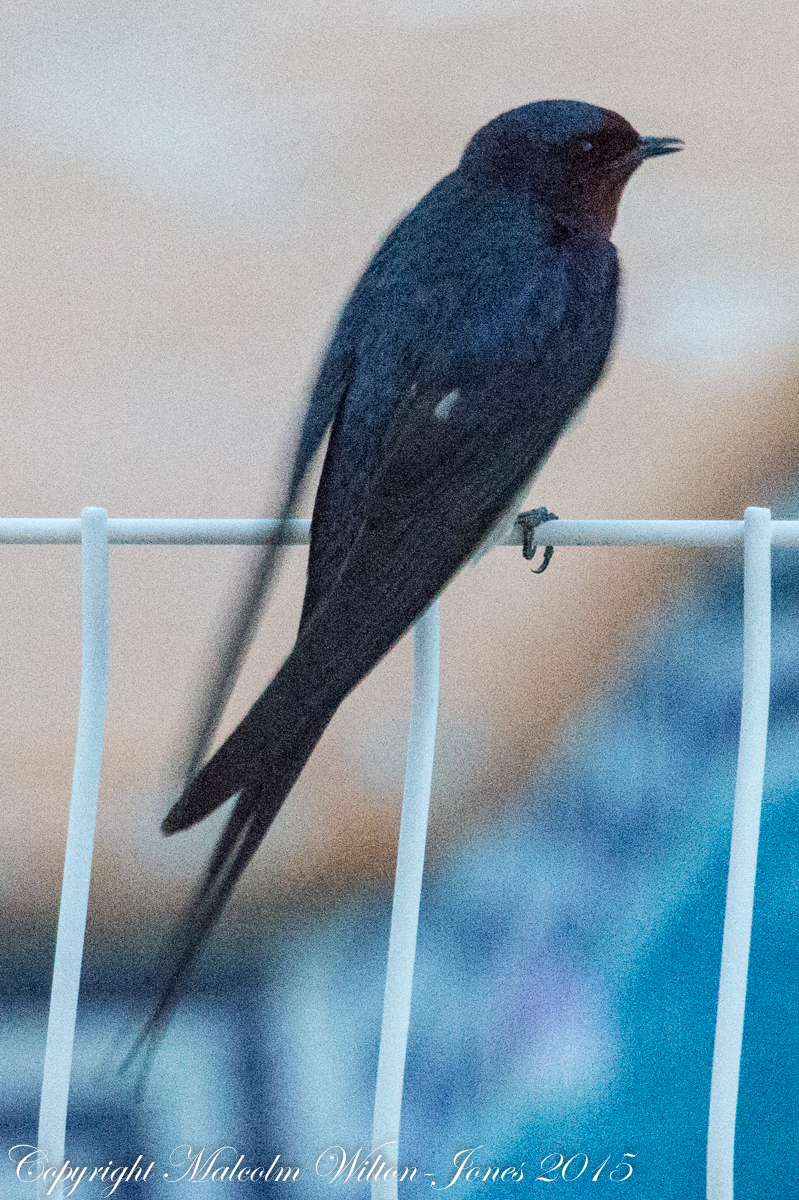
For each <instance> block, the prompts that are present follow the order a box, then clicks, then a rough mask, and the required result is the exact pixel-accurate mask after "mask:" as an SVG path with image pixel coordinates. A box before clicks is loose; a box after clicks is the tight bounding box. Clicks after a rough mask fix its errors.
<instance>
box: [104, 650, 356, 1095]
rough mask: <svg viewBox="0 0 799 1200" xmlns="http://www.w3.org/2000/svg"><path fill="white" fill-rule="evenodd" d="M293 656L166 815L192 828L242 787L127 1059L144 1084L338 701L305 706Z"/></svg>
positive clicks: (169, 825) (177, 826)
mask: <svg viewBox="0 0 799 1200" xmlns="http://www.w3.org/2000/svg"><path fill="white" fill-rule="evenodd" d="M291 668H292V660H291V657H289V659H288V660H287V662H286V663H285V664H284V666H283V668H282V669H281V671H279V672H278V674H277V676H276V677H275V679H274V680H273V681H272V683H271V684H270V685H269V687H268V688H267V689H266V691H265V692H264V693H263V695H262V696H261V698H260V699H259V700H258V701H257V702H256V704H255V705H254V706H253V708H252V709H251V710H250V712H249V713H248V715H247V716H246V717H245V719H244V721H242V723H241V724H240V725H239V726H238V728H237V729H236V730H234V732H233V733H232V734H231V736H230V737H229V738H228V740H227V741H226V742H225V743H224V744H223V745H222V746H221V747H220V748H219V750H218V751H217V752H216V754H215V755H214V756H213V758H211V760H210V761H209V762H208V763H207V764H206V765H205V767H204V768H203V769H202V771H201V772H200V773H199V775H198V776H197V778H196V779H195V780H194V781H193V782H192V783H191V784H190V785H189V787H188V788H187V789H186V791H185V792H184V794H183V796H181V798H180V800H178V802H177V803H176V804H175V805H174V806H173V808H172V809H171V810H170V812H169V813H168V814H167V817H166V819H165V820H164V823H163V826H162V828H163V830H164V832H165V833H168V834H171V833H175V832H177V831H178V830H181V829H186V828H188V827H189V826H190V825H193V824H194V823H195V822H196V821H199V820H201V819H202V818H203V817H204V816H207V815H208V814H209V813H210V812H212V811H213V810H214V809H216V808H217V807H219V805H221V804H223V803H224V802H225V800H227V799H229V797H230V796H232V795H235V794H236V793H238V798H237V800H236V802H235V805H234V807H233V811H232V812H231V814H230V816H229V818H228V821H227V824H226V825H225V827H224V829H223V831H222V833H221V835H220V837H219V840H218V842H217V844H216V846H215V848H214V850H213V853H212V855H211V860H210V862H209V864H208V867H207V870H206V872H205V875H204V877H203V879H202V881H201V883H200V885H199V887H198V888H197V891H196V893H195V895H194V897H193V899H192V900H191V902H190V903H189V905H188V907H187V909H186V911H185V912H184V914H183V916H182V917H181V918H180V920H179V921H178V924H177V927H176V929H175V931H174V933H173V935H172V938H171V942H170V943H169V952H168V956H167V957H166V960H165V971H164V975H165V982H164V984H163V987H162V990H161V994H160V997H159V999H158V1002H157V1004H156V1007H155V1010H154V1012H153V1013H152V1015H151V1017H150V1018H149V1020H148V1021H147V1023H146V1025H145V1026H144V1028H143V1030H142V1031H141V1033H140V1034H139V1036H138V1038H137V1039H136V1041H135V1043H134V1045H133V1047H132V1049H131V1051H130V1052H129V1054H128V1055H127V1057H126V1059H125V1061H124V1062H123V1064H122V1070H123V1071H125V1070H127V1069H128V1068H129V1067H130V1066H132V1065H133V1063H134V1062H135V1061H141V1071H140V1074H139V1080H138V1089H139V1091H141V1088H142V1086H143V1084H144V1081H145V1079H146V1076H147V1074H148V1071H149V1066H150V1063H151V1061H152V1057H153V1055H154V1053H155V1051H156V1049H157V1047H158V1045H159V1043H160V1041H161V1038H162V1037H163V1035H164V1033H165V1031H166V1028H167V1026H168V1024H169V1022H170V1020H171V1017H172V1015H173V1013H174V1011H175V1008H176V1006H177V1004H178V1002H179V1000H180V998H181V995H182V994H183V991H184V989H185V986H186V983H187V980H188V976H189V973H190V971H191V968H192V966H193V964H194V962H195V960H196V958H197V956H198V954H199V952H200V950H201V949H202V946H203V945H204V943H205V941H206V940H207V938H208V936H209V934H210V933H211V930H212V929H213V927H214V925H215V924H216V922H217V921H218V919H219V917H220V915H221V913H222V910H223V909H224V907H225V904H226V903H227V900H228V898H229V897H230V894H231V892H232V891H233V889H234V887H235V885H236V883H237V881H238V879H239V878H240V876H241V874H242V872H243V871H244V870H245V868H246V867H247V864H248V863H249V861H250V859H251V858H252V857H253V855H254V854H255V851H256V850H257V849H258V847H259V845H260V844H261V841H262V840H263V838H264V836H265V835H266V832H267V830H268V829H269V826H270V825H271V824H272V821H273V820H274V818H275V816H276V815H277V813H278V811H279V810H280V808H281V806H282V804H283V801H284V800H285V799H286V797H287V796H288V794H289V792H290V791H291V789H292V787H293V786H294V784H295V782H296V781H297V778H298V776H299V775H300V772H301V771H302V769H303V767H304V766H305V763H306V762H307V760H308V758H309V757H310V755H311V752H312V751H313V749H314V747H315V746H316V744H317V742H318V741H319V739H320V737H321V736H322V733H323V732H324V730H325V727H326V726H327V724H328V722H329V720H330V718H331V716H332V715H333V712H335V709H336V707H337V704H335V703H332V702H331V701H330V700H328V702H327V703H324V704H321V703H320V702H319V701H320V698H319V693H318V692H317V693H316V694H315V695H314V693H313V692H311V693H310V696H311V700H310V703H311V704H314V707H313V708H311V709H309V708H308V707H307V706H308V703H309V698H308V692H307V691H306V692H305V695H304V696H303V700H304V711H298V709H299V705H298V704H297V702H296V701H295V699H294V697H295V696H296V695H297V692H296V688H295V687H293V686H292V683H296V677H294V678H293V672H292V670H291Z"/></svg>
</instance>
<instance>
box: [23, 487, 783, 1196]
mask: <svg viewBox="0 0 799 1200" xmlns="http://www.w3.org/2000/svg"><path fill="white" fill-rule="evenodd" d="M278 527H279V522H277V521H258V520H144V519H142V520H135V519H133V520H131V519H110V520H109V519H108V517H107V514H106V512H105V510H104V509H101V508H85V509H84V510H83V512H82V514H81V517H80V519H46V518H43V519H39V518H31V519H24V518H19V519H17V518H8V519H0V543H18V544H19V543H27V544H39V545H53V544H65V543H73V544H80V545H81V562H82V597H83V600H82V603H83V649H82V667H81V692H80V710H79V716H78V733H77V742H76V748H75V766H74V774H73V783H72V800H71V806H70V815H69V828H68V833H67V847H66V856H65V860H64V878H63V885H62V892H61V907H60V913H59V921H58V935H57V941H56V950H55V965H54V970H53V984H52V992H51V998H50V1015H49V1023H48V1029H47V1043H46V1050H45V1064H44V1078H43V1083H42V1094H41V1108H40V1118H39V1135H38V1145H39V1148H40V1149H41V1150H43V1151H45V1152H46V1154H47V1156H48V1159H49V1161H50V1163H59V1162H61V1161H62V1160H63V1158H64V1139H65V1129H66V1114H67V1099H68V1094H69V1080H70V1074H71V1068H72V1051H73V1042H74V1033H75V1019H76V1013H77V1003H78V988H79V982H80V971H81V961H82V956H83V940H84V931H85V925H86V911H87V904H88V897H89V881H90V875H91V861H92V852H93V844H94V824H95V815H96V811H97V795H98V788H99V780H100V764H101V759H102V750H103V730H104V724H105V708H106V696H107V690H108V655H109V646H108V637H109V635H108V547H109V545H230V544H240V545H245V544H246V545H255V544H261V543H263V542H265V541H267V540H269V538H270V537H274V535H275V534H276V532H277V530H278ZM309 534H310V522H308V521H299V520H295V521H291V522H289V526H288V529H287V530H286V531H284V533H283V540H284V541H286V542H293V543H295V544H306V543H307V542H308V541H309ZM536 535H537V536H536V540H537V541H538V543H539V544H547V545H555V546H567V545H568V546H589V545H590V546H609V545H616V546H619V545H633V544H645V543H646V544H661V545H662V544H669V545H684V546H724V545H742V546H743V556H744V671H743V701H742V712H741V734H740V743H739V752H738V773H737V779H736V787H735V807H734V815H733V829H732V844H731V850H730V869H729V876H728V883H727V906H726V914H725V921H724V939H723V948H722V958H721V974H720V980H719V998H718V1010H717V1018H716V1038H715V1046H714V1053H713V1072H712V1081H711V1093H710V1113H709V1120H708V1152H707V1196H708V1200H732V1197H733V1150H734V1141H735V1116H736V1107H737V1099H738V1074H739V1065H740V1056H741V1043H742V1036H743V1022H744V1008H745V1003H746V979H747V969H748V961H749V943H750V934H751V926H752V908H753V900H754V886H755V872H756V867H757V847H758V837H759V829H760V804H761V798H762V789H763V771H764V763H765V752H766V731H767V725H768V704H769V680H770V645H771V631H770V630H771V547H772V546H799V521H773V522H772V520H771V514H770V512H769V510H768V509H762V508H748V509H747V510H746V513H745V515H744V520H743V521H557V522H550V523H547V524H546V525H545V526H543V527H541V528H539V529H538V530H537V531H536ZM521 541H522V538H521V531H520V530H517V531H514V533H513V534H512V535H511V537H510V539H509V542H511V543H513V544H518V545H521ZM438 661H439V635H438V604H437V602H436V603H434V604H433V605H431V607H430V608H429V609H428V611H427V612H426V613H425V614H424V616H423V617H422V618H421V619H420V620H419V621H418V622H417V624H416V627H415V630H414V675H413V700H412V706H411V720H410V732H409V738H408V757H407V765H406V774H405V790H404V796H403V807H402V818H401V824H400V838H399V848H398V855H397V870H396V877H395V884H394V903H393V910H392V919H391V933H390V937H389V947H388V968H387V973H386V986H385V998H384V1007H383V1024H382V1032H381V1039H380V1052H379V1059H378V1067H377V1085H376V1092H375V1108H374V1125H373V1142H372V1145H373V1148H375V1149H377V1148H382V1149H381V1154H382V1157H383V1159H384V1160H385V1163H386V1166H385V1167H384V1168H380V1169H379V1170H378V1171H377V1177H376V1178H375V1179H374V1180H373V1182H372V1195H373V1200H392V1198H394V1197H396V1195H397V1181H396V1171H395V1170H394V1171H392V1169H391V1168H392V1167H394V1166H396V1163H397V1161H398V1160H397V1146H398V1140H399V1125H400V1109H401V1103H402V1086H403V1078H404V1072H405V1052H406V1044H407V1034H408V1022H409V1016H410V1002H411V989H412V981H413V969H414V959H415V953H416V929H417V922H418V914H419V898H420V892H421V884H422V872H423V865H424V851H425V840H426V836H427V813H428V805H429V798H430V783H431V777H432V770H433V756H434V750H435V731H436V719H437V711H438ZM48 1186H49V1185H48Z"/></svg>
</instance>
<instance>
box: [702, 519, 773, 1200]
mask: <svg viewBox="0 0 799 1200" xmlns="http://www.w3.org/2000/svg"><path fill="white" fill-rule="evenodd" d="M770 680H771V512H770V511H769V509H767V508H747V510H746V512H745V514H744V672H743V697H742V704H741V737H740V741H739V744H738V774H737V776H736V780H735V808H734V811H733V819H732V842H731V845H730V871H729V875H728V877H727V907H726V912H725V915H724V940H723V944H722V951H721V974H720V977H719V1000H718V1009H717V1014H716V1039H715V1045H714V1048H713V1072H712V1076H711V1083H710V1113H709V1118H708V1132H707V1196H708V1200H732V1197H733V1161H734V1151H735V1113H736V1108H737V1105H738V1076H739V1072H740V1064H741V1044H742V1041H743V1027H744V1010H745V1007H746V977H747V972H748V968H749V943H750V937H751V932H752V909H753V907H754V898H755V873H756V870H757V844H758V838H759V834H760V805H761V800H762V796H763V773H764V770H765V762H766V733H767V728H768V707H769V684H770Z"/></svg>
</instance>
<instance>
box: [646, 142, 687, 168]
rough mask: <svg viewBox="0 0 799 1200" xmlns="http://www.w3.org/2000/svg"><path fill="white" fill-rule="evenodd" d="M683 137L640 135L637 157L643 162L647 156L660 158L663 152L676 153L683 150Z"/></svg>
mask: <svg viewBox="0 0 799 1200" xmlns="http://www.w3.org/2000/svg"><path fill="white" fill-rule="evenodd" d="M682 147H683V140H682V138H674V137H639V139H638V152H637V158H638V161H639V163H642V162H643V161H644V159H645V158H658V157H659V156H660V155H661V154H675V153H676V152H677V151H678V150H682Z"/></svg>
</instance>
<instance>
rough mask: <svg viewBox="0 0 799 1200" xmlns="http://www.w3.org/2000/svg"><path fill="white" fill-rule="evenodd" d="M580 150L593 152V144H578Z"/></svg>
mask: <svg viewBox="0 0 799 1200" xmlns="http://www.w3.org/2000/svg"><path fill="white" fill-rule="evenodd" d="M580 148H581V149H582V150H593V148H594V143H593V142H580Z"/></svg>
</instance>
